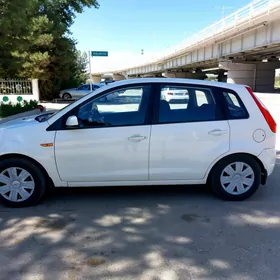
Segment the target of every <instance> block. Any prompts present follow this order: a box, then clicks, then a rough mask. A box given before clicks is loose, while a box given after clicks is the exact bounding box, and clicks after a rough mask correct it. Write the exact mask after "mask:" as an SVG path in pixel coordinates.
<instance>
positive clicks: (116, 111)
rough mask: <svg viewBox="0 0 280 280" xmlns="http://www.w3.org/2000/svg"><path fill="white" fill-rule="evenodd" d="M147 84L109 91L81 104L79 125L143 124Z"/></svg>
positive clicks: (146, 104) (85, 126) (146, 103)
mask: <svg viewBox="0 0 280 280" xmlns="http://www.w3.org/2000/svg"><path fill="white" fill-rule="evenodd" d="M148 92H149V86H137V87H129V88H123V89H118V90H114V91H111V92H109V93H107V94H105V95H103V96H101V97H98V98H97V99H93V100H91V101H89V102H87V103H86V104H84V105H82V106H81V107H80V108H79V111H78V120H79V124H80V127H82V128H83V127H84V128H87V127H112V126H128V125H143V124H145V117H146V110H147V106H148V102H147V98H148Z"/></svg>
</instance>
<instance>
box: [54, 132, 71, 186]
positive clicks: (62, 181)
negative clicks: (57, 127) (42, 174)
mask: <svg viewBox="0 0 280 280" xmlns="http://www.w3.org/2000/svg"><path fill="white" fill-rule="evenodd" d="M56 136H57V131H55V134H54V162H55V166H56V171H57V174H58V177H59V179H60V181H62V182H65V181H63V180H62V178H61V176H60V173H59V169H58V164H57V160H56ZM66 184H67V187H69V185H68V182H66Z"/></svg>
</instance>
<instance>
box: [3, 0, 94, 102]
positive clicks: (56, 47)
mask: <svg viewBox="0 0 280 280" xmlns="http://www.w3.org/2000/svg"><path fill="white" fill-rule="evenodd" d="M84 7H95V8H98V7H99V4H98V2H97V1H96V0H21V1H18V0H0V77H25V78H37V79H39V80H40V91H41V94H42V97H43V98H47V99H50V98H53V97H54V96H55V95H56V94H57V92H58V90H59V89H60V87H61V86H67V85H73V86H75V85H77V84H78V83H80V82H81V81H82V79H83V78H84V76H83V75H84V74H85V73H84V71H85V66H86V58H85V55H84V54H81V53H79V52H78V51H77V50H76V41H75V40H74V39H73V38H71V33H70V31H69V28H70V26H71V25H72V24H73V22H74V19H75V14H76V13H81V12H82V11H83V8H84Z"/></svg>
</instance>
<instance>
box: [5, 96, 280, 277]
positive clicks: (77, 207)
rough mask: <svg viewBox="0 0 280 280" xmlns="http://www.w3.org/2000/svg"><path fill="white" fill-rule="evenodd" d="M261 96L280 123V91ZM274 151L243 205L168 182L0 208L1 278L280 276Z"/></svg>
mask: <svg viewBox="0 0 280 280" xmlns="http://www.w3.org/2000/svg"><path fill="white" fill-rule="evenodd" d="M262 100H263V102H264V103H265V104H266V105H267V106H268V107H269V109H270V110H271V112H272V113H273V115H274V117H275V119H276V120H279V123H280V112H278V111H280V110H279V108H280V97H278V96H276V97H271V98H268V97H265V98H262ZM278 146H279V145H278ZM279 151H280V148H279ZM278 157H279V158H278V159H277V164H276V168H275V170H274V173H273V174H272V176H271V177H270V178H269V179H268V182H267V185H266V186H264V187H263V186H262V187H261V188H260V189H259V190H258V192H257V193H256V194H255V195H254V196H253V197H252V198H250V199H249V200H246V201H243V202H225V201H221V200H219V199H217V198H216V197H215V196H213V195H212V194H211V192H209V191H208V190H207V188H205V187H203V186H188V187H175V186H168V187H126V188H95V189H59V190H56V191H55V192H54V193H52V194H50V195H48V196H47V197H46V198H45V200H44V201H43V202H42V204H40V205H38V206H37V207H31V208H23V209H9V208H5V207H3V206H0V252H1V253H0V279H1V280H2V279H3V280H7V279H8V280H9V279H11V280H16V279H28V280H31V279H32V280H33V279H34V280H35V279H36V280H39V279H40V280H41V279H42V280H56V279H69V280H70V279H71V280H74V279H76V280H77V279H93V280H99V279H100V280H105V279H110V280H119V279H121V280H126V279H127V280H128V279H129V280H134V279H135V280H138V279H139V280H179V279H180V280H184V279H188V280H189V279H190V280H198V279H199V280H202V279H203V280H204V279H205V280H210V279H211V280H212V279H213V280H214V279H215V280H216V279H236V280H255V279H260V280H263V279H264V280H270V279H271V280H277V279H280V266H279V263H280V183H279V182H280V152H279V153H278Z"/></svg>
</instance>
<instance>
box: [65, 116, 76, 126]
mask: <svg viewBox="0 0 280 280" xmlns="http://www.w3.org/2000/svg"><path fill="white" fill-rule="evenodd" d="M66 126H67V127H70V128H71V127H77V126H79V121H78V118H77V117H76V116H70V117H68V119H67V121H66Z"/></svg>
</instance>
